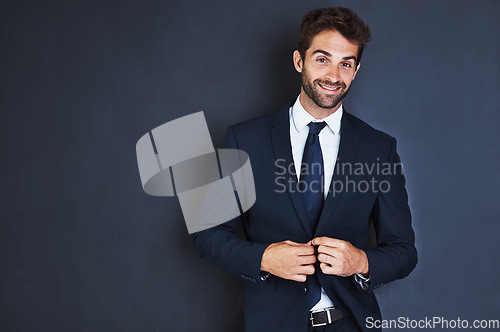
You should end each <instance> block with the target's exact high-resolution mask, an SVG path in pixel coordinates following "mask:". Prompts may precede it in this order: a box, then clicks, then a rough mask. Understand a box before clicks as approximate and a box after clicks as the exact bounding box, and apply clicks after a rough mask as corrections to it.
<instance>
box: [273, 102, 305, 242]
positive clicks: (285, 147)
mask: <svg viewBox="0 0 500 332" xmlns="http://www.w3.org/2000/svg"><path fill="white" fill-rule="evenodd" d="M271 126H272V127H271V141H272V146H273V151H274V156H275V158H276V160H280V164H282V165H286V167H287V170H288V166H289V165H293V164H294V163H293V157H292V145H291V143H290V116H289V107H286V108H284V109H282V110H280V111H279V112H278V113H276V116H275V117H274V119H273V121H272V122H271ZM283 161H284V163H283ZM280 181H281V182H282V183H283V185H285V187H286V188H287V193H288V196H289V197H290V200H291V201H292V203H293V206H294V208H295V212H296V213H297V215H298V216H299V219H300V221H301V223H302V225H303V226H304V229H305V231H306V232H307V235H308V236H309V237H310V238H312V230H311V227H310V224H309V221H308V219H307V214H306V210H305V207H304V202H303V201H302V195H301V194H300V193H299V192H298V191H297V176H296V175H295V174H291V173H290V172H285V175H284V179H280ZM290 189H292V190H290Z"/></svg>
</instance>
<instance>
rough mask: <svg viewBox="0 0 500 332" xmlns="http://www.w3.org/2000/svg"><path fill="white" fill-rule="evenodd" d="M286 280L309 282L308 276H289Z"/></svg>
mask: <svg viewBox="0 0 500 332" xmlns="http://www.w3.org/2000/svg"><path fill="white" fill-rule="evenodd" d="M286 279H290V280H294V281H298V282H305V281H306V280H307V275H306V274H293V275H291V276H289V277H288V278H286Z"/></svg>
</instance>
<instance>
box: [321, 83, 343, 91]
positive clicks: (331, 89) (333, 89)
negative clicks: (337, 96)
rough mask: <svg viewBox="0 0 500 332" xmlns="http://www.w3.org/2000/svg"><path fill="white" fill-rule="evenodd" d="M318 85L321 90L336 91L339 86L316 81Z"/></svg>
mask: <svg viewBox="0 0 500 332" xmlns="http://www.w3.org/2000/svg"><path fill="white" fill-rule="evenodd" d="M318 85H319V86H320V87H322V88H323V90H326V91H329V92H337V91H338V90H340V86H327V85H322V84H320V83H318Z"/></svg>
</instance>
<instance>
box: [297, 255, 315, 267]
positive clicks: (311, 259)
mask: <svg viewBox="0 0 500 332" xmlns="http://www.w3.org/2000/svg"><path fill="white" fill-rule="evenodd" d="M298 262H299V264H300V265H310V264H314V263H316V256H315V255H308V256H300V257H299V259H298Z"/></svg>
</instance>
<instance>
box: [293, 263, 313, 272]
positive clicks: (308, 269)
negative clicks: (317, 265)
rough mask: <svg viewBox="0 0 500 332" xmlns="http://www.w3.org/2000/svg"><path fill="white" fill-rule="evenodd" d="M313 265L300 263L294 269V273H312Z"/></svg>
mask: <svg viewBox="0 0 500 332" xmlns="http://www.w3.org/2000/svg"><path fill="white" fill-rule="evenodd" d="M314 271H315V269H314V265H312V264H311V265H301V266H298V267H297V268H296V269H295V273H296V274H309V275H310V274H314Z"/></svg>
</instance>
